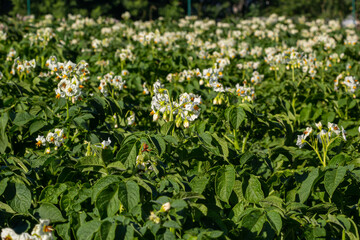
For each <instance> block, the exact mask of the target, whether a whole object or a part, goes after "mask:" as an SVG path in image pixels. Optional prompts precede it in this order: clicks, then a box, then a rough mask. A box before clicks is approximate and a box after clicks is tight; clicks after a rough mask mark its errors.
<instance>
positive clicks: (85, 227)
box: [76, 220, 101, 240]
mask: <svg viewBox="0 0 360 240" xmlns="http://www.w3.org/2000/svg"><path fill="white" fill-rule="evenodd" d="M100 226H101V222H100V221H99V220H92V221H89V222H86V223H84V224H82V225H81V226H80V227H79V229H78V230H77V232H76V236H77V238H78V240H91V239H93V235H94V233H96V232H97V231H99V229H100Z"/></svg>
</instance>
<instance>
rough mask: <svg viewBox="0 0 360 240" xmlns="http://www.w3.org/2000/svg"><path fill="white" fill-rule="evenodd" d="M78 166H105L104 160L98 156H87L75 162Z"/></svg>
mask: <svg viewBox="0 0 360 240" xmlns="http://www.w3.org/2000/svg"><path fill="white" fill-rule="evenodd" d="M75 167H76V168H83V167H105V166H104V162H103V161H102V159H100V157H98V156H85V157H82V158H80V159H79V160H78V162H77V163H76V164H75Z"/></svg>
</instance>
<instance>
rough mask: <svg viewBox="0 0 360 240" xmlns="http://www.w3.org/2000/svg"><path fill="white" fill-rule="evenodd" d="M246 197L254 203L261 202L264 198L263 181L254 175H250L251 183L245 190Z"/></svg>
mask: <svg viewBox="0 0 360 240" xmlns="http://www.w3.org/2000/svg"><path fill="white" fill-rule="evenodd" d="M245 198H246V199H247V200H248V201H249V202H252V203H259V202H260V201H261V200H263V199H264V192H263V191H262V189H261V183H260V181H259V180H258V179H257V177H255V176H254V175H250V179H249V183H248V186H247V188H246V191H245Z"/></svg>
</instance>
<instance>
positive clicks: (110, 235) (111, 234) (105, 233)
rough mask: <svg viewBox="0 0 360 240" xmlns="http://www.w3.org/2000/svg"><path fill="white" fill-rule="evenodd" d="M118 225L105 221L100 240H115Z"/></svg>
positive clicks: (101, 228) (102, 225)
mask: <svg viewBox="0 0 360 240" xmlns="http://www.w3.org/2000/svg"><path fill="white" fill-rule="evenodd" d="M115 230H116V224H114V223H111V222H109V221H103V222H102V223H101V226H100V238H101V240H113V239H115Z"/></svg>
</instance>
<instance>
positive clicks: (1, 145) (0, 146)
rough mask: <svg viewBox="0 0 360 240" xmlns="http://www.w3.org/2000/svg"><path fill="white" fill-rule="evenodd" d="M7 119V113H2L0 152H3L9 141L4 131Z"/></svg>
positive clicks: (0, 120) (0, 119) (0, 121)
mask: <svg viewBox="0 0 360 240" xmlns="http://www.w3.org/2000/svg"><path fill="white" fill-rule="evenodd" d="M8 120H9V116H8V114H7V113H5V114H3V115H2V116H1V118H0V153H5V150H6V148H7V146H8V143H9V142H8V137H7V135H6V131H5V129H6V125H7V123H8Z"/></svg>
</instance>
